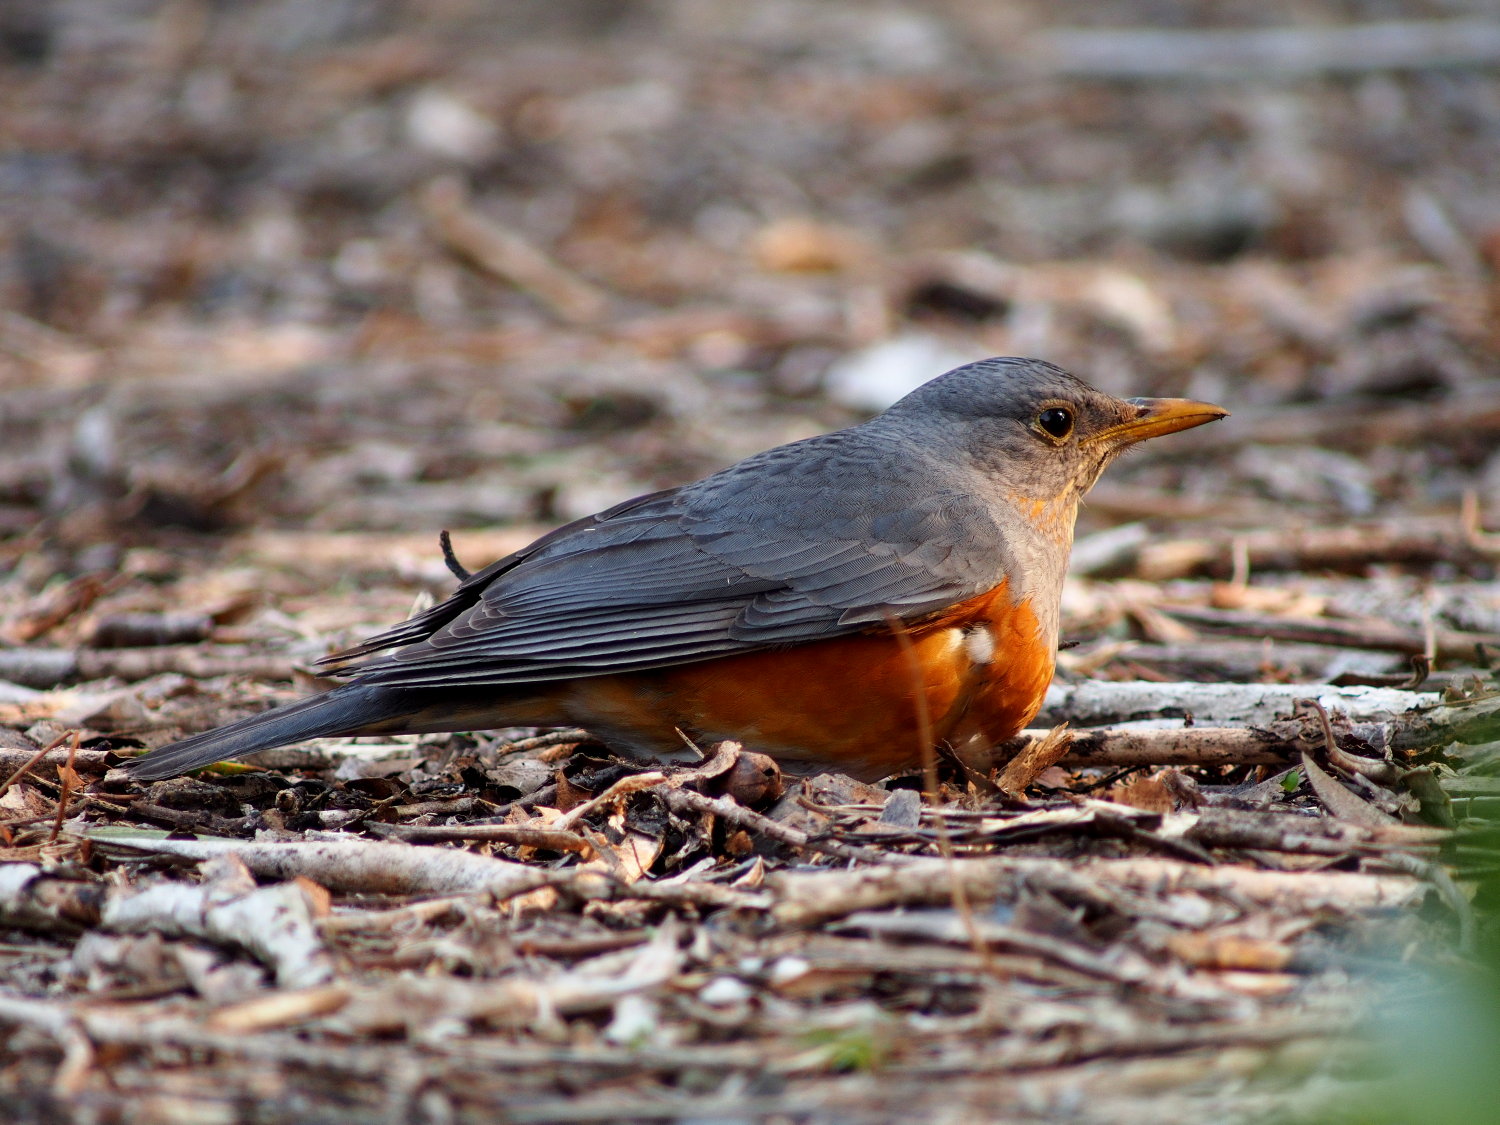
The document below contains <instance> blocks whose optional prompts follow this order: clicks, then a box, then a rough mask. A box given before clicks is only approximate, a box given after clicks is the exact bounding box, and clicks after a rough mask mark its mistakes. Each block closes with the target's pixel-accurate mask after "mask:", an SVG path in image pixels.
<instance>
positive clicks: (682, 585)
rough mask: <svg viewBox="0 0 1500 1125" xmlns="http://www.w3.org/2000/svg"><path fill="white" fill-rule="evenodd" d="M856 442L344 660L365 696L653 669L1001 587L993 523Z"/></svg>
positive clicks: (653, 500)
mask: <svg viewBox="0 0 1500 1125" xmlns="http://www.w3.org/2000/svg"><path fill="white" fill-rule="evenodd" d="M857 433H858V431H843V432H841V433H838V434H830V435H826V436H825V437H823V438H814V439H811V440H810V441H808V442H802V443H797V445H795V446H783V447H780V448H778V449H775V450H770V451H768V452H767V453H765V454H760V455H758V456H757V457H753V458H750V459H748V460H746V461H743V462H741V463H740V464H738V465H736V466H733V467H732V468H730V469H727V470H725V471H724V472H723V473H719V474H716V475H715V476H713V477H709V478H707V479H705V480H703V481H700V482H698V483H697V484H695V485H690V486H688V487H687V488H684V489H680V490H672V491H668V492H663V493H655V494H652V495H650V496H645V497H640V498H638V499H636V500H633V501H628V502H626V503H625V504H622V505H620V506H618V507H616V508H613V509H610V510H609V511H608V512H604V513H601V514H600V515H598V516H594V517H590V518H589V519H586V520H580V521H578V522H577V523H574V524H570V525H568V526H567V527H564V528H560V529H559V530H558V531H555V532H553V533H552V534H551V535H549V536H546V537H544V538H543V539H540V540H538V541H537V542H536V543H534V544H532V545H531V546H530V547H528V548H526V549H525V550H523V551H521V552H518V553H517V554H515V555H512V556H510V557H509V558H506V559H502V560H501V561H500V562H498V563H495V564H494V565H493V566H491V567H488V568H486V569H485V570H484V571H481V572H479V573H478V574H475V575H473V576H471V577H470V578H468V579H466V580H465V581H464V582H463V583H462V584H461V585H460V586H459V588H458V590H457V591H455V593H454V595H453V596H452V597H451V598H449V599H448V601H446V602H444V603H442V604H441V605H439V606H435V607H434V608H433V609H431V610H429V611H427V612H426V613H425V614H423V615H421V616H419V617H416V618H413V619H412V620H411V621H408V622H404V623H403V624H402V625H400V626H397V627H396V628H395V629H393V630H391V631H389V632H388V633H385V634H382V635H381V636H379V637H375V638H373V639H372V640H370V641H367V642H366V643H365V644H363V645H360V646H358V647H356V648H355V649H351V650H349V651H348V652H345V653H340V654H338V656H336V657H334V658H331V659H332V660H333V661H334V662H335V663H336V664H338V665H340V667H339V672H340V674H347V673H351V672H352V673H357V674H358V676H359V679H360V680H361V681H362V682H369V683H387V684H396V685H402V686H411V687H419V686H435V685H439V684H443V685H451V684H469V685H481V684H513V683H525V682H531V681H542V680H555V679H563V678H571V677H574V676H586V675H601V674H606V673H611V672H624V671H641V670H646V669H651V668H661V667H669V666H672V665H676V664H684V663H690V662H695V661H699V660H706V659H711V658H713V657H718V656H727V655H733V654H736V653H744V652H752V651H757V650H760V649H765V648H769V647H772V646H778V645H786V644H795V643H801V642H806V641H813V640H822V639H826V638H829V637H835V636H840V635H844V634H848V633H854V632H858V631H860V630H862V629H865V628H868V627H870V626H872V625H880V624H883V623H884V622H885V621H886V620H887V618H888V616H889V615H892V614H894V615H896V616H898V617H901V618H905V619H911V618H915V617H920V616H922V615H923V614H927V613H931V612H934V611H936V610H940V609H943V608H945V607H947V606H949V605H952V604H953V603H955V602H957V601H961V600H963V599H964V598H967V597H971V596H973V595H974V594H976V593H979V592H980V591H982V590H985V589H988V588H990V587H991V586H993V585H994V584H995V581H996V580H997V579H996V575H997V574H998V573H1000V572H1001V571H1000V562H1001V557H1000V556H1001V552H1000V551H999V550H998V548H999V546H1000V545H999V544H998V541H997V540H996V539H995V538H994V537H993V536H991V535H987V534H985V533H984V531H985V529H986V528H987V527H990V526H992V524H990V523H989V521H988V517H987V515H986V514H985V513H983V512H982V511H980V510H979V509H978V507H977V505H975V504H974V502H972V501H971V500H968V499H966V498H965V497H962V496H960V495H958V494H957V493H951V492H945V491H942V490H936V491H928V492H925V493H924V492H923V491H922V490H921V489H920V488H918V487H917V484H918V482H919V478H920V477H921V474H920V473H915V472H912V471H911V470H910V468H907V469H906V470H904V471H903V470H901V469H892V467H891V466H889V465H882V464H881V463H880V462H881V461H882V459H888V456H889V454H888V452H887V451H884V450H882V449H881V448H880V447H879V446H878V445H874V444H873V443H860V442H858V441H854V440H850V439H851V438H852V437H853V435H856V434H857ZM867 444H868V445H870V447H868V448H867V447H866V445H867ZM809 446H811V447H812V448H807V447H809ZM976 521H977V522H976ZM976 527H977V528H978V529H979V534H978V535H977V536H976ZM986 540H989V543H988V548H989V549H988V550H986V549H984V547H985V541H986ZM397 646H404V647H399V649H398V651H395V652H393V653H390V654H389V655H386V656H381V657H377V658H376V659H373V660H367V661H365V662H363V663H358V664H355V665H353V666H352V667H351V666H350V664H349V662H350V661H351V660H353V659H355V658H360V657H365V656H370V655H372V654H375V653H378V652H380V651H381V650H384V649H389V648H392V647H397Z"/></svg>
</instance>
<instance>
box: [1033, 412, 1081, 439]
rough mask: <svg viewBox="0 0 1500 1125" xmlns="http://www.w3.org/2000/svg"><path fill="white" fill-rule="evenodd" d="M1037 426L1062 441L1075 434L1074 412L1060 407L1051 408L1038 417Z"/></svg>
mask: <svg viewBox="0 0 1500 1125" xmlns="http://www.w3.org/2000/svg"><path fill="white" fill-rule="evenodd" d="M1036 424H1037V425H1038V426H1040V427H1041V428H1042V429H1044V430H1045V431H1047V433H1049V434H1051V435H1052V436H1053V437H1055V438H1056V439H1057V440H1058V441H1061V440H1062V439H1063V438H1065V437H1067V436H1068V435H1069V434H1071V433H1072V432H1073V412H1072V411H1071V410H1064V409H1063V408H1062V407H1060V406H1049V407H1048V408H1047V409H1046V410H1043V411H1042V412H1041V413H1040V414H1038V415H1037V416H1036Z"/></svg>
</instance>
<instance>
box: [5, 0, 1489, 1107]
mask: <svg viewBox="0 0 1500 1125" xmlns="http://www.w3.org/2000/svg"><path fill="white" fill-rule="evenodd" d="M1147 7H1148V6H1147V5H1144V4H1132V3H1127V2H1124V0H1120V2H1117V3H1108V4H1098V3H1077V2H1067V3H1060V4H1059V3H1052V4H1042V3H1037V2H1026V3H1015V4H1008V5H992V4H982V3H964V2H961V0H947V2H942V0H930V2H927V3H909V4H902V5H897V4H886V3H878V4H847V3H832V2H826V0H824V2H813V0H763V2H762V3H758V4H755V5H737V4H730V3H725V2H723V0H692V2H688V0H682V2H668V0H655V2H648V0H635V2H629V3H621V2H618V0H615V2H605V0H551V2H549V3H537V2H534V0H528V2H525V3H512V4H505V5H485V4H481V3H477V2H466V0H444V2H442V3H433V4H425V5H409V6H403V5H397V4H394V3H380V2H375V0H370V2H368V3H357V2H352V0H351V2H347V3H335V4H329V3H319V2H317V0H267V2H265V3H259V4H252V5H230V6H224V5H213V4H209V3H206V2H199V0H177V2H173V3H164V4H158V5H141V4H135V3H128V2H126V0H108V2H102V3H101V2H97V0H96V2H92V3H86V4H70V5H48V4H43V3H36V4H31V3H18V4H14V5H7V6H6V7H5V8H4V9H3V10H0V55H3V57H4V60H5V62H4V65H3V66H0V1029H3V1033H0V1101H3V1103H4V1104H5V1106H6V1114H7V1117H8V1119H10V1120H15V1121H18V1122H19V1121H29V1120H49V1121H50V1120H69V1121H71V1120H78V1121H91V1122H92V1121H98V1122H108V1121H152V1122H158V1121H159V1122H183V1123H188V1122H229V1121H241V1120H244V1121H287V1120H296V1121H301V1122H342V1121H366V1120H369V1121H375V1120H380V1121H402V1122H405V1121H423V1122H448V1121H514V1122H552V1121H556V1122H572V1121H601V1122H603V1121H622V1122H623V1121H663V1120H693V1121H710V1120H712V1121H783V1122H797V1123H802V1122H808V1123H813V1122H846V1121H847V1122H860V1121H872V1122H873V1121H897V1120H913V1119H919V1118H921V1119H927V1120H931V1121H934V1122H948V1121H952V1122H964V1121H980V1120H1002V1119H1003V1120H1018V1121H1032V1120H1035V1121H1053V1120H1067V1121H1077V1122H1089V1123H1094V1122H1098V1123H1114V1122H1120V1123H1127V1122H1159V1121H1163V1120H1204V1121H1214V1122H1221V1121H1222V1122H1240V1121H1244V1122H1251V1121H1295V1120H1301V1121H1307V1122H1324V1121H1349V1122H1398V1121H1408V1120H1410V1121H1418V1120H1420V1121H1453V1122H1461V1121H1468V1120H1473V1121H1476V1122H1477V1121H1482V1120H1486V1118H1485V1117H1483V1116H1474V1117H1465V1116H1464V1114H1465V1113H1466V1112H1468V1106H1467V1102H1466V1099H1467V1100H1468V1101H1472V1102H1474V1103H1475V1104H1486V1103H1484V1102H1483V1099H1485V1098H1488V1099H1489V1101H1488V1103H1487V1104H1489V1105H1493V1104H1496V1102H1497V1100H1500V1091H1497V1090H1496V1082H1497V1078H1496V1075H1495V1074H1494V1073H1493V1070H1494V1068H1493V1066H1492V1065H1491V1063H1490V1062H1488V1061H1487V1060H1490V1059H1493V1057H1494V1055H1495V1052H1496V1051H1500V1031H1497V1030H1496V1021H1497V1016H1496V1013H1495V1011H1494V1010H1490V1009H1487V1008H1486V1007H1485V1006H1484V1004H1483V1003H1481V1002H1480V1000H1481V999H1482V998H1483V996H1484V995H1485V994H1486V992H1487V990H1493V984H1492V980H1493V978H1492V977H1487V976H1485V975H1484V973H1483V972H1482V971H1481V970H1480V968H1479V966H1481V965H1482V964H1483V963H1484V962H1485V961H1486V959H1487V958H1489V957H1491V955H1492V954H1493V951H1494V949H1495V948H1496V947H1497V942H1496V940H1495V939H1496V933H1495V928H1494V925H1493V922H1492V921H1491V919H1492V916H1493V912H1494V907H1495V902H1496V898H1495V896H1496V893H1497V888H1496V886H1495V882H1494V880H1495V876H1496V875H1497V874H1500V863H1497V862H1496V860H1495V858H1494V856H1495V850H1494V849H1495V844H1496V840H1495V831H1494V828H1493V827H1492V826H1493V825H1494V824H1495V821H1496V820H1497V819H1500V719H1497V715H1500V680H1497V675H1496V671H1495V665H1494V658H1495V656H1496V654H1500V578H1497V566H1500V532H1496V531H1495V530H1487V528H1489V529H1493V528H1495V527H1497V526H1500V331H1497V327H1496V326H1497V324H1500V316H1497V315H1496V314H1497V312H1500V286H1497V280H1496V278H1497V270H1500V193H1497V191H1496V189H1495V186H1494V185H1495V184H1497V183H1500V143H1497V141H1500V136H1497V133H1500V73H1497V69H1496V68H1497V63H1500V47H1497V41H1500V24H1496V23H1494V22H1485V21H1484V19H1482V18H1481V17H1485V16H1486V14H1487V13H1488V11H1489V7H1488V5H1485V4H1482V3H1478V2H1476V3H1474V4H1472V5H1470V7H1471V8H1472V13H1471V16H1472V17H1473V18H1467V17H1465V15H1464V12H1465V10H1466V9H1465V5H1463V4H1454V3H1441V4H1440V3H1436V2H1433V3H1413V4H1407V5H1403V6H1402V8H1403V11H1404V13H1405V17H1406V18H1407V19H1408V20H1409V21H1413V22H1410V23H1408V24H1405V25H1402V26H1400V27H1395V28H1394V29H1393V28H1392V25H1390V24H1388V23H1385V24H1382V23H1377V22H1374V21H1377V20H1379V19H1381V18H1383V17H1384V16H1385V14H1386V7H1385V6H1383V5H1379V4H1376V3H1368V4H1366V3H1360V2H1354V3H1344V4H1334V3H1331V2H1323V0H1301V2H1291V0H1289V2H1288V3H1285V4H1282V5H1279V6H1277V8H1276V9H1275V12H1274V13H1270V14H1268V13H1267V12H1265V11H1263V10H1262V8H1261V7H1260V6H1251V5H1243V4H1237V3H1232V2H1227V0H1226V2H1222V3H1213V4H1208V5H1204V4H1201V3H1193V4H1187V3H1180V4H1179V3H1172V2H1167V3H1158V4H1153V5H1150V6H1149V8H1150V10H1151V22H1152V27H1151V28H1147V27H1146V26H1145V25H1146V19H1145V17H1144V16H1143V15H1142V14H1141V12H1142V11H1144V10H1145V9H1146V8H1147ZM1268 21H1269V22H1268ZM1354 25H1359V26H1358V27H1356V26H1354ZM1204 27H1217V28H1227V29H1238V31H1239V32H1241V33H1242V34H1238V35H1228V36H1213V35H1210V34H1208V33H1206V32H1204V31H1202V30H1201V29H1202V28H1204ZM1340 29H1342V30H1340ZM1278 35H1279V36H1280V37H1281V38H1280V39H1275V38H1274V37H1275V36H1278ZM1382 35H1384V38H1381V36H1382ZM1163 36H1165V38H1164V37H1163ZM1174 36H1175V37H1174ZM1267 36H1271V37H1272V38H1271V39H1270V40H1268V38H1267ZM1360 36H1364V37H1363V38H1361V37H1360ZM1268 43H1269V46H1268ZM1277 44H1280V45H1279V46H1278V45H1277ZM1288 44H1290V47H1289V46H1288ZM997 354H1020V355H1036V356H1041V357H1044V358H1047V359H1049V360H1052V361H1054V362H1057V363H1059V364H1061V365H1062V366H1064V367H1067V368H1068V369H1069V370H1071V371H1073V372H1075V373H1077V374H1079V375H1080V376H1081V377H1083V378H1085V379H1087V380H1088V381H1090V382H1093V383H1095V384H1097V385H1099V386H1101V387H1102V388H1104V389H1106V390H1108V391H1111V392H1113V393H1117V394H1121V395H1151V394H1167V395H1187V396H1191V397H1194V398H1201V399H1207V400H1210V401H1214V402H1218V403H1220V404H1222V405H1224V406H1225V407H1227V408H1228V409H1230V410H1231V411H1232V417H1231V418H1229V419H1228V420H1226V421H1225V422H1222V423H1220V424H1217V425H1215V426H1213V427H1208V428H1205V429H1202V430H1194V431H1191V432H1189V433H1185V434H1179V435H1174V436H1173V437H1171V438H1168V439H1165V440H1163V441H1161V442H1155V443H1152V444H1151V445H1150V447H1149V448H1145V449H1142V450H1141V451H1140V452H1139V453H1138V454H1135V455H1133V456H1131V457H1130V458H1128V459H1125V460H1123V461H1122V462H1121V463H1120V464H1118V465H1116V466H1114V467H1113V468H1112V469H1111V470H1110V472H1109V473H1108V474H1107V476H1106V478H1105V480H1104V481H1103V482H1101V484H1100V485H1099V486H1098V487H1097V488H1096V489H1095V491H1094V492H1093V493H1092V494H1091V496H1090V499H1089V503H1088V505H1087V507H1086V510H1085V512H1084V513H1083V516H1082V518H1081V522H1080V526H1079V538H1078V542H1077V544H1076V547H1075V553H1074V567H1073V577H1072V579H1071V580H1070V584H1069V587H1068V591H1067V593H1066V595H1065V601H1064V607H1063V612H1064V630H1063V631H1064V636H1065V637H1066V638H1067V639H1068V640H1070V641H1075V642H1077V644H1076V647H1071V648H1069V649H1068V650H1066V651H1065V652H1063V653H1061V654H1060V666H1059V673H1058V678H1057V682H1056V683H1055V684H1054V687H1053V690H1052V693H1051V695H1050V696H1049V699H1048V703H1047V705H1046V707H1045V708H1044V711H1043V713H1042V715H1041V716H1039V717H1038V720H1037V722H1036V724H1035V726H1036V728H1037V729H1036V730H1035V731H1034V732H1031V733H1030V734H1028V735H1026V736H1022V738H1021V739H1020V740H1018V741H1017V742H1015V743H1014V744H1011V745H1007V746H1005V747H1000V748H997V749H996V753H995V755H994V760H993V762H992V763H991V764H990V765H989V766H988V767H987V768H986V767H983V766H982V767H981V768H978V769H974V768H965V767H964V766H963V765H961V764H960V763H957V762H954V761H946V760H944V761H940V762H938V763H935V771H934V772H935V776H934V777H929V776H927V775H924V774H922V773H917V774H910V775H904V776H898V777H895V778H892V779H889V780H887V781H884V782H882V783H881V784H878V785H867V784H863V783H859V782H855V781H852V780H850V779H848V778H846V777H842V776H840V775H835V774H825V775H820V776H818V777H814V778H794V777H782V776H780V775H779V774H777V773H776V772H775V771H774V770H772V769H769V768H768V767H767V765H766V763H765V761H764V760H763V759H761V758H759V757H758V756H756V755H755V754H754V753H753V751H754V747H747V748H739V747H735V746H732V745H728V744H725V745H720V746H714V747H704V748H702V750H703V759H702V761H700V762H698V763H696V764H694V765H690V766H683V767H674V768H670V769H667V768H663V769H655V768H653V767H652V766H651V764H650V763H644V764H643V763H640V762H630V761H625V760H621V759H618V758H616V757H614V756H612V755H611V754H610V752H609V751H608V749H607V748H606V747H604V746H601V745H600V744H598V743H596V742H593V741H591V740H590V739H589V738H588V736H587V733H586V732H580V731H563V732H554V733H550V734H542V735H540V736H538V735H537V732H534V731H528V730H510V731H498V732H484V733H479V734H474V735H452V736H449V735H443V736H430V737H421V738H415V737H412V738H394V739H387V740H374V739H358V740H322V741H319V742H315V743H309V744H303V745H300V746H297V747H293V748H290V749H288V750H285V751H275V752H269V753H267V754H264V755H261V756H260V757H259V759H258V762H257V766H255V767H251V766H238V765H233V766H223V767H219V768H216V769H215V770H212V771H209V772H206V773H203V774H200V775H199V776H196V777H193V778H187V779H174V780H170V781H163V782H156V783H152V784H149V785H139V784H134V783H131V782H130V781H129V780H128V779H127V778H126V777H125V775H124V773H123V771H121V770H119V769H118V768H117V767H118V766H119V764H120V763H121V762H122V761H123V760H124V758H125V756H127V755H130V754H134V753H137V752H139V751H140V750H141V749H142V748H149V747H155V746H158V745H161V744H163V743H166V742H169V741H172V740H173V739H174V738H177V737H180V736H181V735H183V734H184V733H189V732H193V731H197V730H201V729H206V728H207V727H210V726H213V725H217V724H219V723H222V722H226V721H228V720H230V719H233V718H237V717H239V716H241V715H244V714H248V713H250V712H251V711H253V710H257V709H260V708H263V707H265V706H268V705H270V704H273V703H277V702H284V701H287V700H290V699H293V698H295V697H297V696H298V695H300V694H304V693H306V692H307V691H309V690H312V689H313V688H314V687H316V686H318V684H319V681H318V680H317V679H316V677H315V676H314V674H313V673H312V672H311V671H310V669H311V666H312V664H313V662H315V661H316V659H317V658H318V657H319V656H321V655H323V654H325V653H327V652H329V651H331V650H333V649H336V648H339V647H343V646H345V645H348V644H351V643H353V642H355V641H357V640H359V639H360V638H362V637H364V636H368V635H370V634H372V633H374V632H377V631H379V630H381V629H383V628H385V627H386V626H388V625H390V624H391V623H393V622H395V621H399V620H401V619H403V618H404V617H406V616H407V615H408V614H410V613H411V612H412V611H413V609H414V608H415V607H420V606H422V605H425V604H430V600H431V599H432V598H434V597H438V598H440V597H442V596H444V595H445V594H446V592H447V591H448V590H450V589H451V588H452V583H453V579H452V577H451V576H450V575H449V573H448V570H447V569H446V568H445V566H444V563H443V559H442V555H441V553H440V551H439V548H438V533H439V532H440V531H442V530H444V529H449V530H451V531H452V532H453V543H454V546H455V549H456V551H457V554H458V557H459V558H460V559H461V560H462V561H463V562H464V563H465V564H466V565H467V566H469V567H471V568H473V569H477V568H478V567H479V566H481V565H483V564H485V563H488V562H489V561H491V560H493V559H495V558H498V557H500V556H501V555H503V554H505V553H507V552H509V551H511V550H514V549H516V548H517V547H519V546H522V545H524V544H525V543H526V542H528V541H529V540H530V539H531V538H532V537H534V536H535V535H537V534H539V533H541V532H543V531H545V530H547V529H548V528H550V527H552V526H555V525H556V524H557V523H559V522H563V521H566V520H569V519H573V518H576V517H579V516H583V515H587V514H589V513H591V512H594V511H597V510H600V509H602V508H605V507H607V506H609V505H611V504H613V503H615V502H617V501H619V500H621V499H624V498H627V497H629V496H632V495H635V494H637V493H641V492H646V491H650V490H652V489H656V488H662V487H667V486H670V485H673V484H677V483H682V482H684V481H687V480H691V479H693V478H695V477H697V476H700V475H703V474H704V473H707V472H710V471H712V470H714V469H717V468H719V467H722V466H723V465H725V464H727V463H729V462H731V461H733V460H735V459H737V458H739V457H741V456H744V455H747V454H749V453H752V452H754V451H756V450H759V449H763V448H766V447H768V446H771V445H775V444H777V443H779V442H783V441H788V440H792V439H795V438H799V437H803V436H808V435H811V434H814V433H818V432H821V431H824V430H827V429H831V428H835V427H837V426H841V425H847V424H851V423H853V422H856V421H858V420H860V419H862V418H865V417H868V416H869V415H870V414H871V413H873V412H875V411H877V410H879V409H881V408H883V407H884V406H885V405H888V404H889V402H891V401H893V400H894V398H895V397H897V396H899V395H900V394H901V393H903V391H904V390H905V389H908V388H909V387H911V386H913V385H915V384H916V383H919V382H921V381H923V380H925V379H926V378H929V377H931V376H933V375H936V374H938V373H940V372H941V371H942V370H944V369H945V368H947V367H950V366H954V365H956V364H957V363H960V362H963V361H965V360H967V359H971V358H978V357H980V356H985V355H997ZM1061 723H1067V724H1068V732H1069V734H1068V737H1066V738H1062V739H1057V738H1053V739H1048V738H1046V737H1045V735H1046V732H1047V731H1048V730H1049V729H1050V728H1052V727H1054V726H1056V725H1058V724H1061ZM934 780H935V781H936V786H935V787H934V785H933V781H934ZM1486 1028H1488V1030H1486ZM1487 1036H1489V1037H1488V1038H1487ZM1445 1099H1446V1100H1445ZM1445 1113H1446V1114H1448V1116H1443V1115H1444V1114H1445Z"/></svg>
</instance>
